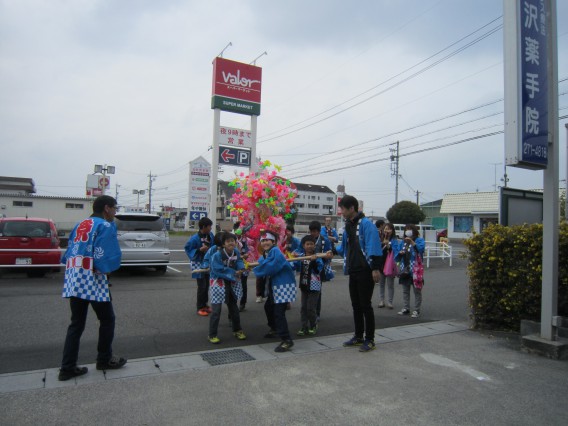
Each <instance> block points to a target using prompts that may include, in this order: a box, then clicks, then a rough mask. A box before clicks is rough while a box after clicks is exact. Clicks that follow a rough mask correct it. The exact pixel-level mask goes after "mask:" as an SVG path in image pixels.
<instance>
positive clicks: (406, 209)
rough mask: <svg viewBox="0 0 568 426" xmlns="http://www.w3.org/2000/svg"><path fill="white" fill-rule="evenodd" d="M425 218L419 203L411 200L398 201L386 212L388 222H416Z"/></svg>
mask: <svg viewBox="0 0 568 426" xmlns="http://www.w3.org/2000/svg"><path fill="white" fill-rule="evenodd" d="M425 218H426V215H425V214H424V212H423V211H422V209H421V208H420V206H419V205H417V204H415V203H413V202H412V201H399V202H398V203H396V204H393V206H392V207H391V208H390V209H389V211H388V212H387V219H388V220H389V222H390V223H404V224H406V223H414V224H418V223H420V222H422V221H423V220H424V219H425Z"/></svg>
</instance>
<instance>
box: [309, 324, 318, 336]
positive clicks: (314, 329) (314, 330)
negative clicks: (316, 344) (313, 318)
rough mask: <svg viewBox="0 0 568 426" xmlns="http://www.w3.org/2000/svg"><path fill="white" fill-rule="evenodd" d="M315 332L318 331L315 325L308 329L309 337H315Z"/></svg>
mask: <svg viewBox="0 0 568 426" xmlns="http://www.w3.org/2000/svg"><path fill="white" fill-rule="evenodd" d="M317 331H318V327H317V325H316V326H315V327H314V328H310V329H309V330H308V334H309V335H310V336H315V335H316V333H317Z"/></svg>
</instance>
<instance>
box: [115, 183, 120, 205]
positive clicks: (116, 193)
mask: <svg viewBox="0 0 568 426" xmlns="http://www.w3.org/2000/svg"><path fill="white" fill-rule="evenodd" d="M114 186H115V191H114V193H115V196H114V199H115V200H116V204H118V188H120V186H121V185H119V184H118V183H117V184H115V185H114Z"/></svg>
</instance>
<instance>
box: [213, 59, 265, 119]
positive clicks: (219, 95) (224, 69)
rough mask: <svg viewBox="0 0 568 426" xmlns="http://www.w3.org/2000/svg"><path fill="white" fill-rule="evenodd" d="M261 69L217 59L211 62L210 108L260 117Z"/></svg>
mask: <svg viewBox="0 0 568 426" xmlns="http://www.w3.org/2000/svg"><path fill="white" fill-rule="evenodd" d="M261 86H262V68H261V67H257V66H254V65H249V64H244V63H242V62H237V61H230V60H228V59H224V58H220V57H217V58H215V60H214V61H213V90H212V97H211V108H219V109H221V110H223V111H230V112H236V113H239V114H246V115H260V94H261Z"/></svg>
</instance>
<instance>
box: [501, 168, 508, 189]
mask: <svg viewBox="0 0 568 426" xmlns="http://www.w3.org/2000/svg"><path fill="white" fill-rule="evenodd" d="M504 169H505V170H504V172H503V179H501V180H502V181H503V188H507V182H509V178H508V177H507V165H506V164H505V167H504Z"/></svg>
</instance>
